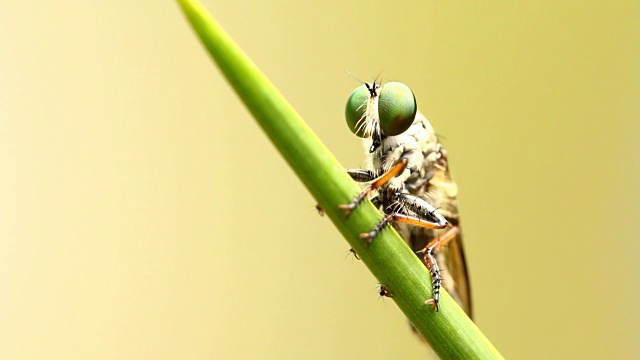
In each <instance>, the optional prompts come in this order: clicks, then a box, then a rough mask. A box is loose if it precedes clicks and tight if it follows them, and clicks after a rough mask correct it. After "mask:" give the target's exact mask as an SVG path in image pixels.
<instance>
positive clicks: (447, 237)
mask: <svg viewBox="0 0 640 360" xmlns="http://www.w3.org/2000/svg"><path fill="white" fill-rule="evenodd" d="M459 231H460V228H458V227H457V226H452V227H451V228H450V229H449V230H447V231H446V232H445V233H444V234H443V235H442V236H438V237H437V238H435V239H433V240H431V242H429V243H428V244H427V246H425V248H424V249H422V250H420V252H421V253H422V252H424V263H425V265H426V266H427V268H428V269H429V272H430V273H431V283H432V284H433V298H432V299H429V300H427V301H425V302H424V303H425V304H426V305H431V306H432V307H433V310H435V311H438V304H439V303H440V287H441V286H442V276H440V268H439V267H438V262H437V261H436V257H435V253H436V252H437V251H438V249H440V248H441V247H442V246H443V245H445V244H446V243H448V242H449V241H451V240H452V239H454V238H455V237H456V235H457V234H458V232H459Z"/></svg>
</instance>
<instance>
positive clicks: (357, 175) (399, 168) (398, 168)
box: [340, 158, 408, 218]
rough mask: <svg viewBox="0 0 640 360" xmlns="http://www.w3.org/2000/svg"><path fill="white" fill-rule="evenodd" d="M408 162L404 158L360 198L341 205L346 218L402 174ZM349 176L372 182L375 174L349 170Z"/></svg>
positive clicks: (363, 192) (357, 197)
mask: <svg viewBox="0 0 640 360" xmlns="http://www.w3.org/2000/svg"><path fill="white" fill-rule="evenodd" d="M407 163H408V160H407V159H406V158H402V159H400V160H399V161H398V163H396V165H395V166H393V167H392V168H391V169H390V170H389V171H387V172H386V173H384V174H383V175H382V176H380V177H379V178H378V179H377V180H376V181H374V182H373V183H371V185H369V186H367V187H366V188H365V189H364V190H363V191H362V192H361V193H360V194H359V195H358V196H356V197H355V199H353V201H352V202H351V203H349V204H345V205H340V209H342V210H344V217H345V218H347V217H349V215H351V212H352V211H353V210H355V208H357V207H358V205H360V203H361V202H362V200H364V199H365V198H366V197H367V196H368V195H369V194H370V193H371V192H372V191H373V190H377V189H379V188H380V187H381V186H383V185H384V184H386V183H388V182H389V180H391V179H393V177H394V176H396V175H398V174H400V173H401V172H403V171H404V169H406V167H407ZM349 175H351V177H352V178H353V179H354V180H356V181H359V180H358V179H369V180H367V181H371V180H373V179H370V178H372V177H373V176H375V175H374V173H373V172H372V171H370V170H349Z"/></svg>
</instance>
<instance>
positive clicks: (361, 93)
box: [344, 85, 370, 138]
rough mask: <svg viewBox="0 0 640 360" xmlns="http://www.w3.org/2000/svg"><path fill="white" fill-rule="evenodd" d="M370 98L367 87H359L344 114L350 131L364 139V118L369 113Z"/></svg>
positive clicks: (352, 94) (352, 95) (350, 97)
mask: <svg viewBox="0 0 640 360" xmlns="http://www.w3.org/2000/svg"><path fill="white" fill-rule="evenodd" d="M369 97H370V94H369V90H368V89H367V87H366V86H365V85H362V86H359V87H357V88H356V89H355V90H353V92H352V93H351V95H350V96H349V100H347V106H346V108H345V112H344V116H345V118H346V119H347V125H348V126H349V130H351V132H352V133H354V134H356V135H357V136H359V137H362V138H363V137H366V134H365V125H366V124H365V118H364V117H365V112H366V111H367V101H368V100H369Z"/></svg>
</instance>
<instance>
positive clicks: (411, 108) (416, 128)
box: [340, 82, 471, 316]
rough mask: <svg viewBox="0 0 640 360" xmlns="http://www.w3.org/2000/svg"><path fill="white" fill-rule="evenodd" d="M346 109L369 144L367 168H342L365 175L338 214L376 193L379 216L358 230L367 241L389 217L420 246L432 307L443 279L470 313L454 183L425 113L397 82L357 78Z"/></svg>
mask: <svg viewBox="0 0 640 360" xmlns="http://www.w3.org/2000/svg"><path fill="white" fill-rule="evenodd" d="M345 115H346V118H347V124H348V125H349V128H350V129H351V131H352V132H353V133H354V134H355V135H357V136H359V137H362V138H364V142H365V147H366V149H367V151H368V152H369V156H368V162H369V164H368V169H351V170H347V171H348V173H349V175H351V177H352V178H353V179H354V180H356V181H358V182H370V185H369V186H367V187H366V188H365V189H364V191H362V192H361V193H360V194H359V195H358V196H357V197H356V198H355V199H354V200H353V201H352V202H351V203H350V204H346V205H341V206H340V208H341V209H343V210H344V211H345V216H349V214H350V213H351V212H352V211H353V210H355V209H356V208H357V207H358V205H359V204H360V203H361V202H362V201H363V200H364V199H365V198H366V197H368V196H369V195H370V194H371V193H374V194H376V195H375V196H374V197H373V198H372V199H371V201H372V202H373V203H374V204H375V205H376V206H377V207H378V208H380V209H381V210H382V211H383V213H384V214H385V216H384V218H383V219H382V220H381V221H380V222H379V223H378V224H377V225H376V226H375V227H374V228H373V229H372V230H371V231H370V232H368V233H364V234H361V235H360V237H361V238H362V239H365V240H366V242H367V243H366V245H367V246H369V245H370V244H371V242H372V241H373V240H374V238H375V237H376V235H377V234H378V233H379V232H380V231H382V229H383V228H384V227H385V226H386V225H387V224H389V223H390V222H393V223H394V225H395V227H396V229H397V230H398V232H399V233H400V235H401V236H402V237H403V238H404V240H405V241H406V242H407V243H408V244H409V246H410V247H411V248H412V249H413V251H415V252H416V253H420V254H422V259H423V261H424V264H425V265H426V266H427V268H428V269H429V272H430V273H431V278H432V284H433V298H432V299H429V300H427V301H425V304H429V305H431V306H432V307H433V309H434V310H435V311H437V310H438V308H439V301H440V287H441V286H444V288H445V289H446V290H447V292H448V293H449V294H451V296H453V298H454V299H455V300H456V301H457V302H458V304H460V306H461V307H462V308H463V309H464V310H465V312H466V313H467V314H468V315H469V316H471V294H470V290H469V278H468V276H467V268H466V263H465V260H464V253H463V250H462V236H461V234H460V220H459V218H458V205H457V202H456V194H457V192H458V188H457V186H456V184H455V183H454V182H453V181H452V180H451V176H450V175H449V168H448V159H447V152H446V151H445V149H444V147H443V146H442V144H441V143H440V142H439V141H438V137H437V136H436V133H435V131H434V130H433V127H431V124H430V123H429V121H428V120H427V119H426V118H425V117H424V116H423V115H422V114H421V113H419V112H418V111H417V105H416V99H415V96H414V95H413V92H412V91H411V90H410V89H409V88H408V87H407V86H406V85H404V84H401V83H398V82H389V83H386V84H384V85H382V84H378V83H376V82H373V83H371V84H367V83H364V85H363V86H360V87H358V88H357V89H356V90H354V91H353V93H352V94H351V96H350V97H349V100H348V101H347V106H346V111H345ZM444 245H446V246H444ZM441 269H442V270H443V271H441Z"/></svg>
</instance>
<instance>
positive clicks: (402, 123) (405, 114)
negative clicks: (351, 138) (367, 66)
mask: <svg viewBox="0 0 640 360" xmlns="http://www.w3.org/2000/svg"><path fill="white" fill-rule="evenodd" d="M371 86H373V87H374V89H375V90H376V91H377V90H379V88H378V85H377V84H375V83H374V84H372V85H371ZM371 92H372V91H371V90H370V89H369V87H367V86H366V85H363V86H360V87H358V88H356V89H355V90H354V91H353V92H352V93H351V95H350V96H349V100H347V106H346V109H345V117H346V119H347V125H349V129H350V130H351V132H352V133H354V134H356V135H357V136H359V137H367V136H371V134H366V132H365V128H366V125H369V124H366V123H365V120H366V119H365V113H366V112H367V103H368V102H369V100H370V98H371ZM377 103H378V114H377V115H378V116H379V121H380V130H381V131H382V133H383V134H385V135H387V136H395V135H400V134H402V133H403V132H405V131H407V129H408V128H409V127H410V126H411V124H412V123H413V120H414V119H415V117H416V111H417V105H416V98H415V96H414V95H413V92H412V91H411V89H409V87H407V86H406V85H404V84H402V83H399V82H390V83H387V84H384V85H383V86H382V91H381V92H379V97H378V102H377ZM374 114H375V113H374ZM370 115H371V114H370Z"/></svg>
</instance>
